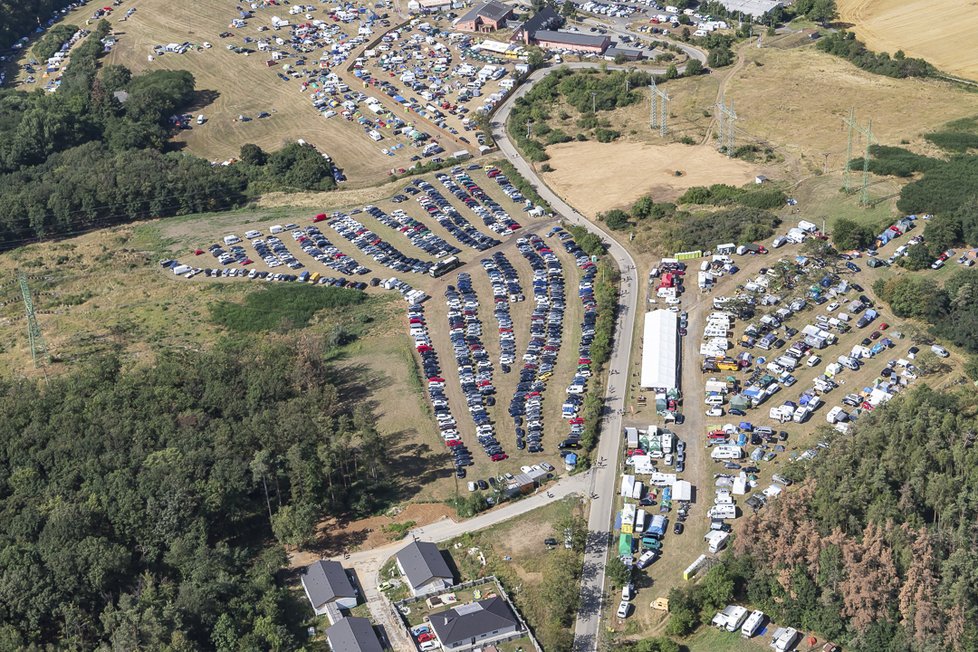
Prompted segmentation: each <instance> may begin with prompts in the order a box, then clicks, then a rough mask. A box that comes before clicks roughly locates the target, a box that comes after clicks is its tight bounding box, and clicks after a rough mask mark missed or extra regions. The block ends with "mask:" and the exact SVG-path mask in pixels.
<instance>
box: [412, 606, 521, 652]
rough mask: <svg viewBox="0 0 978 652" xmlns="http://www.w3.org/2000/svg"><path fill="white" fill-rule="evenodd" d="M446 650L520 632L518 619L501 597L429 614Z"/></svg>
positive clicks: (465, 646) (472, 645)
mask: <svg viewBox="0 0 978 652" xmlns="http://www.w3.org/2000/svg"><path fill="white" fill-rule="evenodd" d="M428 622H429V624H430V625H431V627H432V629H433V630H434V632H435V636H437V637H438V641H439V643H441V646H442V647H443V648H444V649H445V650H450V651H451V652H461V651H463V650H468V649H471V648H474V647H484V646H485V645H488V644H490V643H492V642H495V641H500V640H502V639H505V638H507V637H509V636H510V635H511V634H514V633H516V632H519V631H520V621H519V619H518V618H517V617H516V614H514V613H513V610H512V609H510V608H509V605H508V604H507V603H506V601H505V600H503V599H502V598H500V597H495V598H489V599H488V600H481V601H479V602H470V603H469V604H463V605H461V606H459V607H455V608H454V609H449V610H447V611H442V612H439V613H436V614H431V615H430V616H429V620H428Z"/></svg>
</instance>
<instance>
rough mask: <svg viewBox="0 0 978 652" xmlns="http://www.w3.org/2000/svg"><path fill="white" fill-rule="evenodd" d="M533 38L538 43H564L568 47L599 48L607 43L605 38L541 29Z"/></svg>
mask: <svg viewBox="0 0 978 652" xmlns="http://www.w3.org/2000/svg"><path fill="white" fill-rule="evenodd" d="M533 38H534V39H536V40H538V41H547V42H548V43H566V44H568V45H585V46H589V47H600V46H602V45H604V44H605V43H607V42H608V37H607V36H591V35H590V34H578V33H577V32H552V31H550V30H545V29H541V30H539V31H537V32H535V33H534V34H533Z"/></svg>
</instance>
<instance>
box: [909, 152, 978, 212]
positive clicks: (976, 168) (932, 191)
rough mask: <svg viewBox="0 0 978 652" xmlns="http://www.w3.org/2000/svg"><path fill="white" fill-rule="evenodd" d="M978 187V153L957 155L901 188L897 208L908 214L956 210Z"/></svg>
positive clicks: (966, 201) (970, 197)
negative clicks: (976, 154) (977, 154)
mask: <svg viewBox="0 0 978 652" xmlns="http://www.w3.org/2000/svg"><path fill="white" fill-rule="evenodd" d="M976 188H978V156H956V157H954V158H952V159H951V160H949V161H946V162H941V163H940V164H938V165H935V166H934V167H932V168H931V169H929V170H927V171H926V172H924V174H923V176H922V177H921V178H920V179H918V180H917V181H913V182H911V183H909V184H907V185H906V186H904V187H903V189H902V190H900V199H899V200H898V201H897V208H898V209H899V210H900V211H902V212H904V213H907V214H913V213H953V212H955V211H957V210H959V209H960V208H961V207H963V206H964V205H965V204H966V203H968V201H969V200H971V199H972V198H973V197H974V196H975V193H976V190H975V189H976Z"/></svg>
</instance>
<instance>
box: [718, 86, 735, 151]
mask: <svg viewBox="0 0 978 652" xmlns="http://www.w3.org/2000/svg"><path fill="white" fill-rule="evenodd" d="M716 108H717V148H718V149H719V148H724V147H725V148H726V150H727V156H733V153H734V143H735V138H734V132H735V128H734V123H735V122H736V121H737V112H736V111H734V104H733V102H732V101H731V102H730V106H727V105H726V104H724V103H723V99H722V98H721V99H720V101H719V102H717V107H716Z"/></svg>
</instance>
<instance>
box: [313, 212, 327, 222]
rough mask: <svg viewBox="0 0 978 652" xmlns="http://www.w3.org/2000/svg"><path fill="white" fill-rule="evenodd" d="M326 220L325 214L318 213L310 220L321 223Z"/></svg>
mask: <svg viewBox="0 0 978 652" xmlns="http://www.w3.org/2000/svg"><path fill="white" fill-rule="evenodd" d="M325 219H326V213H320V214H319V215H317V216H316V217H314V218H312V221H313V222H322V221H324V220H325Z"/></svg>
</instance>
